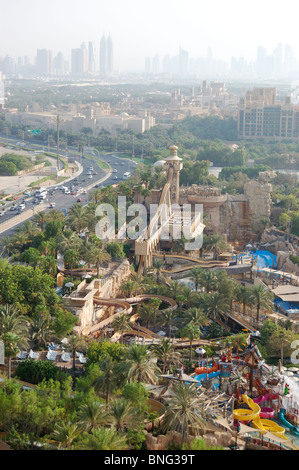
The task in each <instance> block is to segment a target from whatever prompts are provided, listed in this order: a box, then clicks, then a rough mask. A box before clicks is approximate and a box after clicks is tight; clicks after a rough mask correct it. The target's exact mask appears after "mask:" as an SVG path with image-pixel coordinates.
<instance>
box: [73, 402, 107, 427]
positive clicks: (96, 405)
mask: <svg viewBox="0 0 299 470" xmlns="http://www.w3.org/2000/svg"><path fill="white" fill-rule="evenodd" d="M106 417H107V411H106V408H105V406H104V405H103V404H102V403H101V402H100V401H99V400H94V399H92V400H89V401H88V402H87V403H84V404H83V405H81V407H80V408H79V410H78V413H77V419H78V421H77V424H78V426H79V427H80V429H82V430H84V431H86V432H90V431H91V430H92V429H96V428H98V427H99V426H100V424H103V423H104V422H105V420H106Z"/></svg>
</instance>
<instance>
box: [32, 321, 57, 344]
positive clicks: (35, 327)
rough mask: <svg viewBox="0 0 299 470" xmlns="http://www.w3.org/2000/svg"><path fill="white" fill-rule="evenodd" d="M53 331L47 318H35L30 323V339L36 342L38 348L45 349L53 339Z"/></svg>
mask: <svg viewBox="0 0 299 470" xmlns="http://www.w3.org/2000/svg"><path fill="white" fill-rule="evenodd" d="M53 335H54V330H53V329H52V328H51V326H50V322H49V318H47V317H45V318H44V317H37V318H34V319H32V321H31V338H32V339H33V340H34V341H36V342H37V345H38V347H46V346H47V344H48V343H49V341H51V339H52V338H53Z"/></svg>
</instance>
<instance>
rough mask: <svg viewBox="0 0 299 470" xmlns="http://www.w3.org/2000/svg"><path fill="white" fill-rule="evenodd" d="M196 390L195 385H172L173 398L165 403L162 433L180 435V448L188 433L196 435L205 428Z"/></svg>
mask: <svg viewBox="0 0 299 470" xmlns="http://www.w3.org/2000/svg"><path fill="white" fill-rule="evenodd" d="M198 405H199V399H198V390H197V388H196V386H195V385H187V384H186V383H178V384H174V385H173V397H171V398H170V399H168V400H167V401H166V402H165V407H164V411H165V414H164V420H163V425H162V430H163V431H168V430H173V431H177V432H179V433H180V434H181V436H182V438H181V446H182V445H183V443H184V442H185V440H186V438H187V435H188V433H189V432H190V433H192V435H196V434H197V433H198V431H199V430H201V429H204V428H205V421H204V419H203V418H202V416H201V414H200V413H199V406H198Z"/></svg>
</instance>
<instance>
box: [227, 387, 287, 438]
mask: <svg viewBox="0 0 299 470" xmlns="http://www.w3.org/2000/svg"><path fill="white" fill-rule="evenodd" d="M242 400H243V402H244V403H246V404H247V405H248V407H249V410H245V409H238V410H234V413H233V414H234V419H238V420H239V421H252V426H253V427H254V428H255V429H258V430H259V431H260V432H262V433H263V434H265V433H266V432H268V431H269V432H271V433H272V434H274V435H275V436H279V437H281V438H283V439H286V440H287V437H285V435H284V433H285V429H284V428H283V427H282V426H279V424H277V423H275V421H271V420H270V419H265V418H262V419H261V418H260V411H261V408H260V406H259V405H258V404H257V403H255V402H254V401H253V400H252V398H249V397H248V396H247V395H242Z"/></svg>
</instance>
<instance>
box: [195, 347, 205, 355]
mask: <svg viewBox="0 0 299 470" xmlns="http://www.w3.org/2000/svg"><path fill="white" fill-rule="evenodd" d="M195 352H197V354H204V353H205V352H206V350H205V349H204V348H197V349H195Z"/></svg>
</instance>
